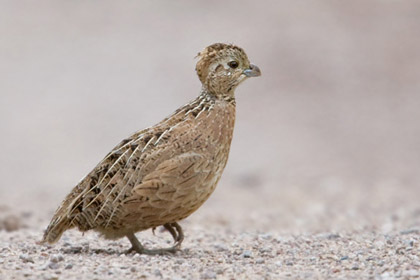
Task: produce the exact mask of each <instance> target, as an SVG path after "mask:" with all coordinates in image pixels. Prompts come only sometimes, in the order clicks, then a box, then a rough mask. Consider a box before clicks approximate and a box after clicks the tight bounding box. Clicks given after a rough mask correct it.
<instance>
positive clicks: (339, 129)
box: [0, 0, 420, 232]
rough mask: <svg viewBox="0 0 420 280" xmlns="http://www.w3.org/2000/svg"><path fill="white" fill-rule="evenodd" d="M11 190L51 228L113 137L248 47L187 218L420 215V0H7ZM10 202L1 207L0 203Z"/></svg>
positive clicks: (2, 36)
mask: <svg viewBox="0 0 420 280" xmlns="http://www.w3.org/2000/svg"><path fill="white" fill-rule="evenodd" d="M0 5H1V8H0V40H1V44H0V77H1V78H0V81H1V82H0V131H1V137H0V146H1V147H2V156H1V157H0V178H1V184H0V197H1V201H0V205H3V209H8V211H10V212H22V211H23V212H25V213H26V214H25V215H26V216H32V217H35V219H34V220H36V223H37V224H36V226H39V227H40V228H43V227H45V226H46V224H47V223H48V220H49V218H50V217H51V215H52V213H53V211H54V210H55V208H56V207H57V206H58V205H59V203H60V202H61V200H62V199H63V198H64V196H65V195H66V194H67V193H68V192H69V191H70V189H71V188H72V187H73V186H74V185H75V184H77V182H78V181H79V180H80V179H81V178H82V177H83V176H85V175H86V174H87V173H88V172H89V171H90V170H91V169H92V168H93V167H94V166H95V165H96V164H97V163H98V162H99V161H100V160H101V159H102V158H103V156H105V154H107V153H108V151H109V150H110V149H111V148H113V147H114V146H115V145H116V144H117V143H118V142H119V141H120V140H121V139H123V138H124V137H126V136H128V135H130V134H131V133H132V132H134V131H136V130H139V129H142V128H144V127H147V126H150V125H153V124H155V123H156V122H158V121H160V120H161V119H163V118H164V117H165V116H167V115H169V114H170V113H171V112H172V111H174V110H175V109H176V108H178V107H179V106H181V105H183V104H184V103H186V102H188V101H189V100H191V99H193V98H195V97H196V96H197V95H198V93H199V90H200V83H199V80H198V78H197V76H196V74H195V71H194V68H195V60H194V57H195V55H196V54H197V53H198V52H199V51H200V50H202V49H203V48H204V47H206V46H207V45H209V44H212V43H215V42H228V43H234V44H237V45H239V46H241V47H243V48H244V49H245V50H246V52H247V54H248V57H249V58H250V60H251V61H252V62H253V63H255V64H256V65H258V66H259V67H260V69H261V70H262V73H263V75H262V76H261V77H260V78H256V79H250V80H248V81H247V82H246V83H244V84H243V85H241V86H240V87H239V88H238V89H237V91H236V96H237V122H236V127H235V135H234V140H233V143H232V149H231V154H230V160H229V163H228V165H227V168H226V170H225V173H224V176H223V178H222V180H221V182H220V184H219V186H218V189H217V190H216V192H215V194H214V195H213V196H212V197H211V199H210V200H209V202H208V203H206V204H205V205H204V206H203V208H202V209H200V211H198V212H197V213H196V214H194V215H193V216H192V217H191V218H190V219H189V220H188V221H187V222H186V223H190V222H191V223H192V222H194V223H199V222H202V221H203V219H205V220H206V221H208V222H213V223H215V224H220V225H221V226H226V225H228V226H230V227H232V228H233V229H235V228H238V229H250V230H267V231H286V232H317V231H329V230H337V231H339V230H361V229H365V228H371V229H379V230H383V231H391V230H402V229H405V228H412V227H416V226H419V224H420V222H419V220H420V205H419V203H418V198H419V197H420V186H419V183H420V174H419V164H420V123H419V118H420V79H419V77H420V17H419V15H420V2H418V1H414V0H412V1H410V0H406V1H393V0H377V1H366V0H357V1H356V0H355V1H314V0H312V1H295V0H289V1H277V0H276V1H275V0H272V1H239V0H237V1H221V0H218V1H170V0H165V1H1V3H0ZM3 211H5V210H3Z"/></svg>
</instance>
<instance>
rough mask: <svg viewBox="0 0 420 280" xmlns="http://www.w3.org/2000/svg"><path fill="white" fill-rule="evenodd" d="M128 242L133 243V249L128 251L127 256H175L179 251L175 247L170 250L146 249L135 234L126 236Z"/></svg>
mask: <svg viewBox="0 0 420 280" xmlns="http://www.w3.org/2000/svg"><path fill="white" fill-rule="evenodd" d="M126 236H127V238H128V240H130V242H131V248H130V249H128V251H126V254H129V253H132V252H136V253H139V254H145V255H166V254H169V253H170V254H174V253H175V252H176V251H178V250H179V247H177V246H173V247H170V248H162V249H146V248H144V247H143V245H141V243H140V241H139V240H138V239H137V237H136V236H135V235H134V233H130V234H127V235H126Z"/></svg>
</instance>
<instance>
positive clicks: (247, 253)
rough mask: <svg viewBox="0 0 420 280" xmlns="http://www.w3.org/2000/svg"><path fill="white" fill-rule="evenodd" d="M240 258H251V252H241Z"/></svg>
mask: <svg viewBox="0 0 420 280" xmlns="http://www.w3.org/2000/svg"><path fill="white" fill-rule="evenodd" d="M242 256H243V257H244V258H251V257H252V252H251V251H249V250H245V251H244V252H243V254H242Z"/></svg>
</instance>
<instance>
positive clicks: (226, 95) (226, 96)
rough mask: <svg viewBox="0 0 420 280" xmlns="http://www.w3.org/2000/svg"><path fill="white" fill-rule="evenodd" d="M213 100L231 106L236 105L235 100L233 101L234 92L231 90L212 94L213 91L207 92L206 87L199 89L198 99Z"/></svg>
mask: <svg viewBox="0 0 420 280" xmlns="http://www.w3.org/2000/svg"><path fill="white" fill-rule="evenodd" d="M209 97H210V98H214V99H218V100H223V101H225V102H227V103H230V104H232V105H234V106H235V105H236V100H235V90H234V89H232V90H230V91H226V92H225V91H223V92H214V91H210V90H208V89H207V88H206V87H203V88H202V89H201V94H200V96H199V97H198V98H199V99H208V98H209Z"/></svg>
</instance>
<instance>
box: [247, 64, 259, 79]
mask: <svg viewBox="0 0 420 280" xmlns="http://www.w3.org/2000/svg"><path fill="white" fill-rule="evenodd" d="M243 73H244V74H245V76H247V77H258V76H261V71H260V68H258V66H256V65H254V64H250V65H249V68H248V69H245V70H244V72H243Z"/></svg>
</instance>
